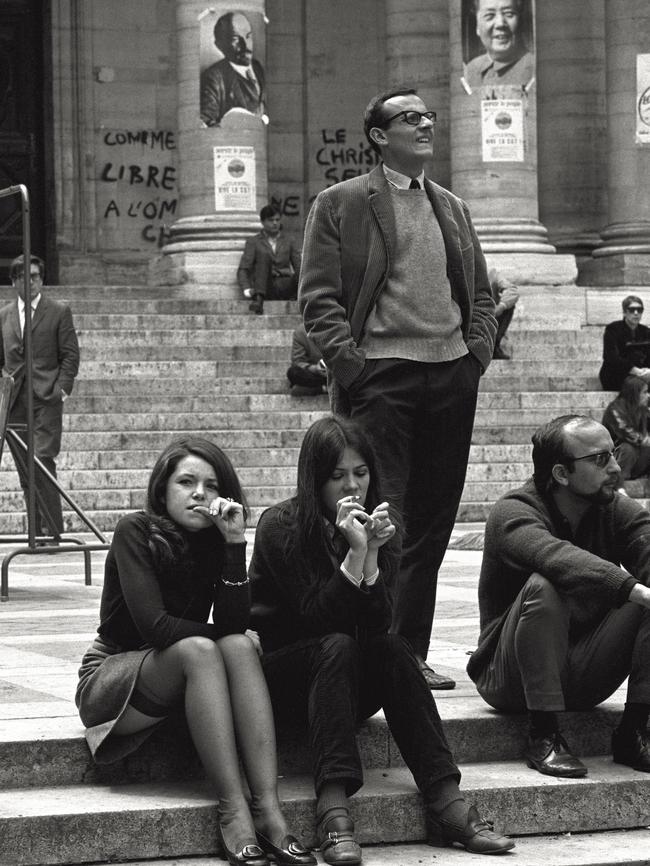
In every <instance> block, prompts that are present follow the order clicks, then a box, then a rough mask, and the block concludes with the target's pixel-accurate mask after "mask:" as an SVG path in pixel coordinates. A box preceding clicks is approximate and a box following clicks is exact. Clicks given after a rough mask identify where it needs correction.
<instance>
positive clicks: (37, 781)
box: [0, 683, 623, 789]
mask: <svg viewBox="0 0 650 866" xmlns="http://www.w3.org/2000/svg"><path fill="white" fill-rule="evenodd" d="M463 691H465V693H464V694H463ZM436 703H437V706H438V711H439V713H440V716H441V718H442V720H443V724H444V730H445V734H446V736H447V739H448V740H449V743H450V747H451V749H452V752H453V753H454V755H455V758H456V760H457V762H458V763H459V765H461V767H462V766H463V765H464V764H468V763H477V762H481V761H483V762H491V761H503V760H521V757H520V756H521V755H522V753H523V751H524V746H525V741H526V733H527V719H526V716H525V715H523V714H522V715H501V714H498V713H495V712H494V711H493V710H490V708H489V707H488V706H487V705H486V704H485V703H484V701H483V700H482V698H481V697H480V696H479V695H478V694H477V693H476V692H474V691H473V688H472V686H471V684H465V683H463V684H461V685H460V686H459V687H458V689H457V692H456V696H452V695H451V693H449V695H446V696H445V697H442V696H436ZM622 708H623V695H622V694H621V695H620V697H618V699H617V698H613V699H610V700H609V701H608V702H607V703H606V704H603V705H601V706H600V707H598V708H597V709H595V710H593V711H591V712H589V713H566V714H564V716H563V720H562V730H563V733H564V735H565V737H566V738H567V740H568V742H569V743H570V744H571V747H572V748H573V750H574V752H575V753H576V754H577V755H580V756H585V755H587V756H591V755H608V754H609V749H610V738H611V731H612V730H613V728H614V727H615V726H616V725H617V723H618V720H619V718H620V715H621V712H622ZM73 712H74V711H73ZM177 730H178V729H177V728H174V727H173V726H172V725H169V726H168V727H167V729H166V730H163V731H161V732H159V734H156V735H154V737H152V738H151V740H148V741H147V742H146V743H145V744H144V745H143V746H142V747H141V748H140V749H139V750H138V751H137V752H136V753H134V754H133V755H132V756H130V757H129V759H127V760H125V761H124V762H117V763H116V764H115V765H111V766H109V767H97V766H96V765H95V764H94V763H93V761H92V759H91V757H90V754H89V752H88V749H87V747H86V743H85V738H84V735H83V728H82V726H81V723H80V721H79V718H78V716H77V715H76V713H75V714H74V715H70V716H58V717H55V718H51V719H49V718H47V719H44V718H31V719H30V718H27V719H26V718H15V719H4V720H2V721H0V789H2V788H19V787H35V786H39V785H40V786H52V787H57V786H61V785H65V784H75V783H78V782H83V783H84V784H91V783H101V782H103V783H106V782H111V783H121V782H128V781H129V780H136V779H138V780H144V779H150V780H151V779H156V780H161V779H169V780H171V779H182V778H185V779H187V778H198V777H201V776H202V775H203V771H202V769H201V767H200V764H199V762H198V758H197V757H196V754H195V752H194V750H193V748H192V747H191V745H189V738H188V737H187V734H186V733H185V732H183V733H181V734H180V735H179V734H178V733H175V732H176V731H177ZM358 742H359V749H360V752H361V755H362V762H363V764H364V766H366V767H370V768H372V767H395V766H403V765H404V762H403V760H402V757H401V755H400V753H399V750H398V749H397V746H396V745H395V743H394V741H393V739H392V737H391V735H390V731H389V730H388V726H387V724H386V721H385V718H384V716H383V713H378V714H377V715H375V716H373V717H372V718H371V719H369V720H367V721H366V722H364V723H363V724H362V725H361V726H360V727H359V736H358ZM171 743H177V744H178V748H177V752H178V754H180V755H181V758H180V759H178V757H177V755H176V754H174V756H173V757H171V758H170V759H165V757H164V756H165V755H167V754H168V752H167V750H168V749H169V748H170V744H171ZM278 752H279V765H280V771H281V772H285V771H286V772H297V773H301V772H307V771H308V769H309V767H310V757H309V749H308V745H307V739H306V736H305V735H304V733H303V732H301V731H285V732H282V733H281V735H280V736H279V738H278ZM161 755H163V757H162V759H161V757H160V756H161ZM183 756H184V757H183Z"/></svg>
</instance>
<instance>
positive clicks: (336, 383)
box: [299, 89, 496, 689]
mask: <svg viewBox="0 0 650 866" xmlns="http://www.w3.org/2000/svg"><path fill="white" fill-rule="evenodd" d="M435 120H436V115H435V112H434V111H430V110H428V108H427V106H426V105H425V104H424V102H423V101H422V99H420V97H419V96H418V95H417V93H416V92H415V90H411V89H394V90H391V91H387V92H385V93H382V94H380V95H379V96H376V97H374V98H373V99H372V100H371V102H370V104H369V105H368V107H367V108H366V112H365V116H364V128H365V133H366V137H367V138H368V141H369V142H370V144H371V146H372V147H373V148H374V150H375V151H376V152H377V153H378V154H379V155H380V157H381V160H382V163H381V164H380V165H379V166H377V168H375V169H373V170H372V171H371V172H370V173H369V174H366V175H362V176H360V177H356V178H353V179H352V180H347V181H344V182H343V183H339V184H336V185H335V186H332V187H330V188H329V189H326V190H324V191H323V192H321V193H320V194H319V195H318V196H317V198H316V201H315V202H314V205H313V207H312V209H311V211H310V214H309V217H308V219H307V224H306V227H305V241H304V249H303V261H302V270H301V276H300V287H299V302H300V306H301V309H302V312H303V317H304V321H305V327H306V330H307V334H308V335H309V337H310V338H311V339H312V340H313V341H314V342H315V343H316V345H317V346H318V347H319V349H320V350H321V352H322V354H323V358H324V361H325V364H326V366H327V369H328V372H329V378H330V400H331V404H332V410H333V411H334V412H337V413H339V414H343V415H350V416H352V417H353V418H355V419H357V420H358V421H360V422H361V423H362V424H363V425H364V426H365V427H366V429H367V431H368V433H369V434H370V435H371V436H372V437H373V440H374V443H375V448H376V451H377V456H378V459H379V466H380V469H381V474H382V481H383V489H384V492H385V495H386V497H387V499H388V501H389V502H390V504H391V506H392V507H393V508H394V509H395V511H396V512H397V515H399V517H398V518H397V523H398V525H399V531H400V536H401V541H402V558H401V566H400V572H399V575H398V579H397V584H396V586H395V587H394V588H393V589H394V591H393V595H394V614H393V626H392V630H393V631H394V632H397V633H398V634H401V635H403V636H404V637H405V638H407V639H408V640H409V642H410V643H411V645H412V647H413V649H414V651H415V653H416V655H417V656H418V659H419V662H420V667H421V670H422V673H423V675H424V677H425V679H426V680H427V683H428V684H429V687H430V688H434V689H435V688H437V689H450V688H454V686H455V683H454V681H453V680H451V679H449V678H447V677H443V676H441V675H440V674H437V673H436V672H435V671H433V670H432V669H431V668H430V667H428V666H427V664H426V657H427V652H428V649H429V641H430V637H431V629H432V623H433V614H434V609H435V600H436V584H437V579H438V569H439V567H440V564H441V562H442V558H443V556H444V554H445V550H446V548H447V543H448V541H449V537H450V535H451V531H452V529H453V525H454V520H455V518H456V512H457V509H458V503H459V501H460V496H461V493H462V490H463V484H464V481H465V473H466V469H467V461H468V456H469V447H470V440H471V434H472V428H473V423H474V412H475V407H476V399H477V391H478V384H479V379H480V376H481V374H482V373H483V372H484V371H485V370H486V368H487V366H488V364H489V363H490V360H491V358H492V351H493V345H494V336H495V332H496V320H495V318H494V301H493V299H492V292H491V289H490V281H489V279H488V274H487V268H486V264H485V259H484V257H483V253H482V252H481V247H480V245H479V241H478V238H477V236H476V232H475V230H474V227H473V225H472V221H471V218H470V215H469V211H468V209H467V205H466V204H465V203H464V202H463V201H461V200H460V199H459V198H457V197H456V196H455V195H452V194H451V193H450V192H448V191H447V190H446V189H443V188H442V187H441V186H438V185H437V184H435V183H433V182H432V181H431V180H429V178H427V177H425V175H424V167H425V165H426V164H427V162H428V161H429V160H430V159H431V158H432V156H433V132H434V124H435Z"/></svg>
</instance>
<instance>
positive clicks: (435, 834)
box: [426, 806, 515, 854]
mask: <svg viewBox="0 0 650 866" xmlns="http://www.w3.org/2000/svg"><path fill="white" fill-rule="evenodd" d="M426 825H427V842H428V843H429V845H432V846H434V847H436V848H445V847H446V846H448V845H453V844H454V842H456V843H458V844H459V845H462V846H463V848H465V849H466V850H467V851H471V852H472V854H503V853H504V852H505V851H511V850H512V849H513V848H514V847H515V843H514V840H513V839H509V838H508V836H502V835H501V834H500V833H495V832H494V830H493V829H492V828H493V824H492V822H491V821H484V820H483V818H481V816H480V815H479V813H478V811H477V809H476V806H470V808H469V812H468V814H467V823H466V824H465V826H464V827H459V826H458V825H457V824H451V823H450V822H449V821H445V820H444V819H442V818H440V817H439V816H438V815H436V814H435V813H434V812H432V811H431V810H429V811H427V814H426Z"/></svg>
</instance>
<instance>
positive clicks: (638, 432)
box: [603, 376, 650, 492]
mask: <svg viewBox="0 0 650 866" xmlns="http://www.w3.org/2000/svg"><path fill="white" fill-rule="evenodd" d="M603 426H604V427H607V429H608V430H609V432H610V435H611V437H612V439H613V441H614V446H615V447H616V462H617V463H618V465H619V466H620V467H621V484H622V485H623V487H622V491H621V492H625V482H626V481H627V480H628V479H630V478H640V477H641V476H642V475H647V474H648V471H650V435H648V383H647V382H646V381H645V380H644V379H641V378H640V377H639V376H626V377H625V379H624V380H623V384H622V385H621V390H620V392H619V394H618V397H616V399H614V400H612V402H611V403H610V404H609V406H607V408H606V409H605V413H604V415H603Z"/></svg>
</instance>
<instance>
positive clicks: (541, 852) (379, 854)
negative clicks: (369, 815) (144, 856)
mask: <svg viewBox="0 0 650 866" xmlns="http://www.w3.org/2000/svg"><path fill="white" fill-rule="evenodd" d="M516 843H517V844H516V848H515V849H514V853H515V854H516V857H517V859H516V866H648V854H647V852H648V832H647V830H646V829H642V830H604V831H601V832H599V833H570V834H569V833H561V834H557V833H555V834H552V835H548V836H519V837H518V838H517V840H516ZM460 853H462V857H461V860H457V859H456V855H457V854H460ZM434 858H435V862H436V863H439V864H440V866H452V864H456V866H479V864H483V866H485V856H484V855H483V854H470V853H469V852H467V851H464V852H461V851H460V849H454V850H452V851H449V852H448V853H445V852H443V851H442V850H440V849H435V848H431V847H430V846H429V845H426V844H424V843H418V842H407V843H405V844H402V845H391V844H383V845H382V844H376V845H364V846H363V863H364V866H398V864H399V866H422V864H423V863H429V862H431V861H432V860H433V859H434ZM321 859H322V855H321ZM319 862H320V861H319ZM95 866H114V863H108V862H106V861H102V862H101V863H97V864H95ZM129 866H215V861H214V857H188V858H183V859H182V860H176V859H175V860H174V861H173V862H170V861H169V860H146V861H145V860H138V861H137V862H136V861H130V864H129Z"/></svg>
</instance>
